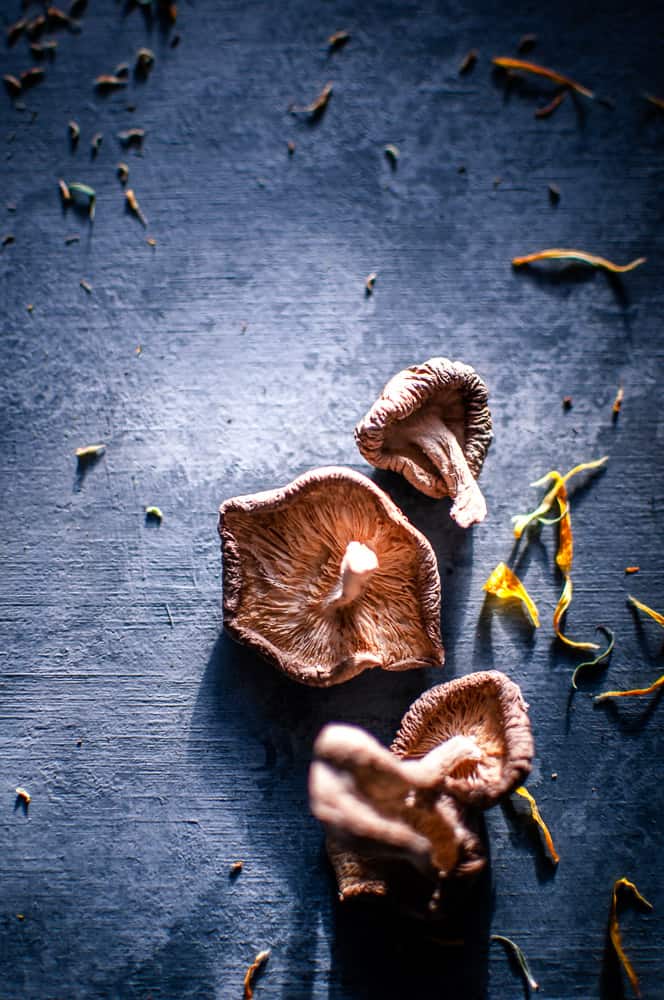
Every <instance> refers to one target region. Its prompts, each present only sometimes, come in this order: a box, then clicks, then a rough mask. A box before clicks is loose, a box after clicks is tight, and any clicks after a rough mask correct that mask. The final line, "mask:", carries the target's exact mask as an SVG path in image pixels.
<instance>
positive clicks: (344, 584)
mask: <svg viewBox="0 0 664 1000" xmlns="http://www.w3.org/2000/svg"><path fill="white" fill-rule="evenodd" d="M219 533H220V535H221V541H222V551H223V581H224V625H225V627H226V629H227V631H228V632H229V633H230V635H232V636H233V638H235V639H238V640H239V641H241V642H246V643H247V644H248V645H250V646H251V647H253V648H254V649H256V650H258V652H260V653H262V654H263V655H264V656H266V657H267V658H268V659H270V660H271V661H273V662H274V663H275V664H276V666H277V667H279V668H280V669H281V670H282V671H283V672H284V673H286V674H288V676H290V677H292V678H293V679H294V680H297V681H301V682H302V683H304V684H312V685H318V686H322V687H326V686H328V685H330V684H339V683H341V682H342V681H346V680H348V679H349V678H351V677H354V676H355V675H356V674H359V673H361V672H362V671H363V670H366V669H368V668H369V667H382V668H383V669H385V670H407V669H410V668H412V667H424V666H427V667H430V666H439V665H440V664H442V662H443V659H444V652H443V647H442V643H441V639H440V622H439V618H440V579H439V576H438V569H437V565H436V558H435V556H434V553H433V550H432V548H431V546H430V544H429V542H428V541H427V540H426V538H425V537H424V536H423V535H422V534H420V532H419V531H417V529H416V528H414V527H413V526H412V525H411V524H410V522H409V521H408V520H407V518H406V517H405V516H404V514H402V513H401V511H400V510H399V509H398V507H396V506H395V504H394V503H392V501H391V500H390V499H389V497H388V496H386V494H385V493H383V491H382V490H381V489H379V488H378V487H377V486H376V485H375V484H374V483H373V482H371V480H369V479H367V478H366V477H365V476H363V475H361V474H360V473H357V472H354V471H353V470H351V469H344V468H340V467H334V466H333V467H329V468H322V469H314V470H312V471H311V472H307V473H305V474H304V475H303V476H300V477H298V478H297V479H295V480H294V481H293V482H292V483H289V484H288V485H287V486H284V487H283V488H281V489H275V490H269V491H267V492H264V493H256V494H253V495H250V496H241V497H234V498H232V499H230V500H227V501H226V502H225V503H223V504H222V505H221V508H220V512H219Z"/></svg>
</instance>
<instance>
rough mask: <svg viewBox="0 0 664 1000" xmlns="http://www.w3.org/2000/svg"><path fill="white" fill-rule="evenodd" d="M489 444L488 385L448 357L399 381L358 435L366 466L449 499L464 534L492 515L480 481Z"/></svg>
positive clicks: (382, 396)
mask: <svg viewBox="0 0 664 1000" xmlns="http://www.w3.org/2000/svg"><path fill="white" fill-rule="evenodd" d="M492 437H493V431H492V421H491V413H490V411H489V408H488V390H487V387H486V385H485V383H484V382H483V380H482V379H481V378H480V376H479V375H478V374H477V372H476V371H475V370H474V368H471V366H470V365H466V364H464V363H463V362H461V361H450V360H449V359H448V358H443V357H435V358H430V359H429V360H428V361H425V362H424V363H423V364H421V365H412V366H411V367H410V368H405V369H404V370H403V371H400V372H398V373H397V374H396V375H394V376H393V377H392V378H391V379H390V380H389V382H388V383H387V384H386V385H385V387H384V388H383V390H382V392H381V394H380V396H379V398H378V399H377V400H376V402H375V403H374V404H373V406H372V407H371V408H370V410H369V411H368V412H367V413H366V414H365V416H364V417H363V418H362V420H361V421H360V422H359V423H358V425H357V426H356V428H355V441H356V443H357V446H358V448H359V450H360V453H361V454H362V456H363V457H364V458H365V459H366V460H367V462H369V463H370V464H371V465H374V466H376V467H377V468H380V469H390V470H392V471H394V472H399V473H402V474H403V475H404V476H405V478H406V479H407V480H408V481H409V482H410V483H411V485H412V486H414V487H415V488H416V489H418V490H420V491H421V492H422V493H425V494H427V496H430V497H434V498H440V497H444V496H449V497H450V498H451V499H452V501H453V503H452V508H451V510H450V515H451V517H452V518H453V519H454V520H455V521H456V522H457V524H459V525H460V526H461V527H462V528H467V527H470V525H472V524H477V523H480V522H481V521H483V520H484V519H485V517H486V514H487V507H486V501H485V499H484V496H483V495H482V492H481V490H480V488H479V486H478V484H477V481H476V480H477V477H478V476H479V474H480V471H481V468H482V465H483V463H484V459H485V457H486V453H487V451H488V448H489V445H490V444H491V440H492Z"/></svg>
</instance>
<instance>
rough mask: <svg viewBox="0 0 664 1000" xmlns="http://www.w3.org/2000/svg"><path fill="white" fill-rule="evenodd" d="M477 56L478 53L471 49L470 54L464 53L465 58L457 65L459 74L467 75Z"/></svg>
mask: <svg viewBox="0 0 664 1000" xmlns="http://www.w3.org/2000/svg"><path fill="white" fill-rule="evenodd" d="M478 56H479V52H478V51H477V49H471V50H470V52H466V54H465V56H464V57H463V59H462V60H461V63H460V65H459V73H460V74H463V73H468V72H469V71H470V70H471V69H472V68H473V66H474V65H475V63H476V62H477V57H478Z"/></svg>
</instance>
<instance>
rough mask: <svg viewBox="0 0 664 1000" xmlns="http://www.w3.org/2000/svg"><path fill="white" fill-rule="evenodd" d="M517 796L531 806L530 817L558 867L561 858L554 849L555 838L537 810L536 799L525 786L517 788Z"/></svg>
mask: <svg viewBox="0 0 664 1000" xmlns="http://www.w3.org/2000/svg"><path fill="white" fill-rule="evenodd" d="M515 794H516V795H520V796H521V798H522V799H525V800H526V802H527V803H528V805H529V806H530V816H531V819H532V821H533V823H536V824H537V826H538V827H539V828H540V830H541V831H542V836H543V837H544V843H545V844H546V849H547V851H548V852H549V856H550V858H551V861H552V862H553V863H554V865H557V864H558V862H559V861H560V856H559V854H558V852H557V851H556V849H555V847H554V844H553V837H552V836H551V834H550V832H549V828H548V826H547V825H546V823H545V822H544V820H543V819H542V816H541V813H540V811H539V809H538V808H537V803H536V802H535V799H534V798H533V796H532V795H531V794H530V792H529V791H528V789H527V788H524V787H523V786H522V787H521V788H517V789H516V790H515Z"/></svg>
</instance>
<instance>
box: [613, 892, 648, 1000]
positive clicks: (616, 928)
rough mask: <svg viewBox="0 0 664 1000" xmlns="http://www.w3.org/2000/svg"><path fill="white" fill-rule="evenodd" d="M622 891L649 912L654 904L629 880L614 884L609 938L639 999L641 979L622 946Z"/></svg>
mask: <svg viewBox="0 0 664 1000" xmlns="http://www.w3.org/2000/svg"><path fill="white" fill-rule="evenodd" d="M620 889H628V890H629V891H630V892H631V893H632V894H633V896H634V898H635V899H636V901H637V902H638V903H640V904H641V905H642V906H645V907H646V908H647V909H648V910H652V908H653V907H652V903H649V902H648V900H647V899H646V898H645V897H644V896H642V895H641V893H640V892H639V890H638V889H637V888H636V886H635V885H634V883H633V882H630V881H629V879H627V878H618V879H616V881H615V882H614V883H613V893H612V895H611V909H610V911H609V937H610V938H611V944H612V945H613V948H614V950H615V953H616V955H617V956H618V958H619V959H620V963H621V965H622V967H623V968H624V970H625V972H626V973H627V978H628V979H629V981H630V984H631V986H632V989H633V990H634V995H635V996H637V997H640V996H641V990H640V988H639V979H638V976H637V974H636V972H635V971H634V966H633V965H632V963H631V962H630V960H629V959H628V957H627V955H626V954H625V949H624V948H623V945H622V936H621V934H620V924H619V923H618V912H617V911H618V891H619V890H620Z"/></svg>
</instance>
